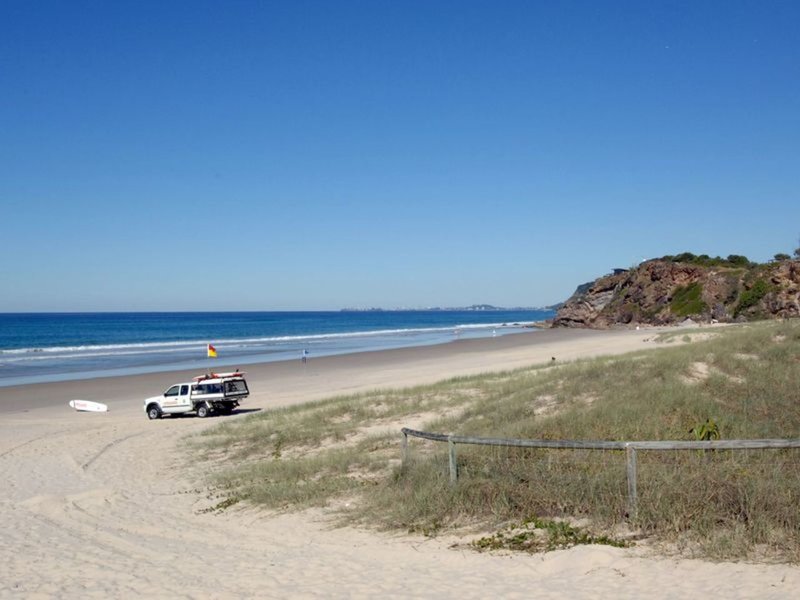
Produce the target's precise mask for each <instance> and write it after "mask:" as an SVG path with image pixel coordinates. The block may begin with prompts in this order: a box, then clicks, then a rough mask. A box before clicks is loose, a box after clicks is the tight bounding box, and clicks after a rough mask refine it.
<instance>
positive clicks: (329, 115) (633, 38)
mask: <svg viewBox="0 0 800 600" xmlns="http://www.w3.org/2000/svg"><path fill="white" fill-rule="evenodd" d="M798 23H800V3H794V2H736V1H729V2H721V1H720V2H646V3H645V2H607V3H606V2H589V1H586V2H559V3H544V2H542V3H537V2H489V1H485V2H484V1H481V2H476V1H469V0H462V1H459V2H444V1H441V2H416V1H405V2H388V1H380V0H373V1H367V0H364V1H359V2H347V1H341V2H308V1H302V0H298V1H292V2H288V1H287V2H257V1H253V2H243V1H231V2H203V1H197V2H191V3H189V2H186V3H182V2H168V3H159V2H148V1H144V2H136V3H99V2H82V1H76V2H48V1H40V2H26V1H22V0H9V1H7V2H3V3H2V5H0V64H2V65H3V67H2V69H0V90H2V94H0V141H1V142H2V143H0V207H2V213H3V223H4V226H3V241H4V244H3V250H2V252H1V253H0V281H2V293H0V312H25V311H31V312H36V311H149V310H157V311H172V310H178V311H180V310H185V311H215V310H336V309H339V308H343V307H355V308H362V307H363V308H366V307H372V306H376V307H384V308H393V307H403V306H405V307H424V306H467V305H470V304H482V303H487V304H493V305H496V306H547V305H552V304H555V303H557V302H560V301H563V300H565V299H566V298H567V297H568V296H569V295H570V294H571V293H572V292H573V291H574V290H575V287H576V286H577V285H578V284H580V283H584V282H586V281H589V280H592V279H594V278H596V277H598V276H600V275H602V274H604V273H608V272H610V271H611V270H612V269H613V268H615V267H630V266H632V265H634V264H637V263H639V262H640V261H641V260H643V259H648V258H653V257H657V256H662V255H665V254H678V253H680V252H684V251H689V252H693V253H695V254H709V255H722V256H727V255H729V254H743V255H746V256H747V257H748V258H750V259H751V260H756V261H760V262H763V261H767V260H769V259H770V258H771V257H772V256H773V255H774V254H775V253H779V252H784V253H787V254H791V253H792V252H793V251H794V249H795V248H797V247H798V246H800V194H799V193H798V192H799V191H800V110H798V107H799V106H800V32H799V30H798V27H797V24H798Z"/></svg>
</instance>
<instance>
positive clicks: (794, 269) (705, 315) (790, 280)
mask: <svg viewBox="0 0 800 600" xmlns="http://www.w3.org/2000/svg"><path fill="white" fill-rule="evenodd" d="M586 285H587V284H584V285H583V286H580V287H579V288H578V290H577V291H576V292H575V294H573V295H572V297H571V298H570V299H569V300H567V301H566V302H565V303H564V305H563V306H562V307H561V308H560V309H559V310H558V313H557V314H556V317H555V319H554V321H553V326H554V327H594V328H600V329H605V328H608V327H613V326H618V325H628V326H631V325H636V324H639V323H641V324H651V325H667V324H671V323H677V322H680V321H683V320H685V319H687V318H691V319H692V320H694V321H697V322H712V321H719V322H726V321H746V320H755V319H769V318H785V317H798V316H800V260H784V261H781V262H776V263H770V264H766V265H746V266H702V265H698V264H692V263H684V262H674V261H671V260H664V259H657V260H651V261H647V262H644V263H642V264H640V265H639V266H638V267H636V268H634V269H631V270H629V271H625V272H621V273H616V274H614V275H606V276H604V277H600V278H599V279H597V280H595V281H594V282H593V283H591V284H588V289H587V288H586Z"/></svg>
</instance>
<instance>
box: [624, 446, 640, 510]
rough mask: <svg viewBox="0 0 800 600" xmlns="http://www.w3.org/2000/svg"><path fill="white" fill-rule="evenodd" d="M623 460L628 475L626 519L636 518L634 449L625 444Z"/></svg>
mask: <svg viewBox="0 0 800 600" xmlns="http://www.w3.org/2000/svg"><path fill="white" fill-rule="evenodd" d="M625 458H626V459H627V460H626V462H627V465H626V466H627V473H628V517H629V518H630V519H635V518H636V509H637V507H636V505H637V497H636V448H634V447H633V446H630V445H628V444H625Z"/></svg>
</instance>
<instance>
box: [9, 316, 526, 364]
mask: <svg viewBox="0 0 800 600" xmlns="http://www.w3.org/2000/svg"><path fill="white" fill-rule="evenodd" d="M519 326H521V323H479V324H476V323H465V324H462V325H449V326H447V327H420V328H404V329H376V330H372V331H352V332H341V333H321V334H309V335H285V336H270V337H254V338H233V339H223V340H179V341H169V342H140V343H132V344H87V345H80V346H52V347H42V348H12V349H8V350H0V359H2V360H3V361H5V362H7V361H8V360H10V357H15V356H23V355H24V356H25V358H26V359H33V358H55V357H56V356H59V357H62V358H63V357H65V356H76V355H80V356H81V357H91V356H108V355H118V356H124V355H132V354H151V353H164V352H182V351H186V350H194V349H200V350H202V349H205V347H206V344H208V343H209V341H210V342H211V343H212V344H214V346H215V347H216V348H217V350H219V349H220V348H225V347H247V346H252V345H259V344H285V343H292V342H314V341H326V340H338V339H342V340H344V339H354V338H362V337H364V338H369V337H379V336H407V335H419V334H426V333H443V332H456V331H469V330H480V329H497V328H501V327H519Z"/></svg>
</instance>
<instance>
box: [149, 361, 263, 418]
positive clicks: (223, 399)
mask: <svg viewBox="0 0 800 600" xmlns="http://www.w3.org/2000/svg"><path fill="white" fill-rule="evenodd" d="M249 395H250V390H249V389H248V388H247V381H245V378H244V373H240V372H239V371H236V372H235V373H209V374H206V375H200V376H199V377H195V378H194V380H193V381H191V382H188V383H176V384H175V385H173V386H172V387H170V388H169V389H168V390H167V391H166V392H164V393H163V394H161V395H160V396H153V397H152V398H147V399H146V400H145V401H144V412H145V413H146V414H147V418H149V419H160V418H161V417H163V416H164V415H179V414H183V413H188V412H193V411H194V412H195V413H197V416H198V417H201V418H204V417H207V416H208V415H210V414H212V413H218V414H230V413H231V412H232V411H233V409H234V408H236V407H237V406H239V403H240V402H241V401H242V400H244V399H245V398H247V396H249Z"/></svg>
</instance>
